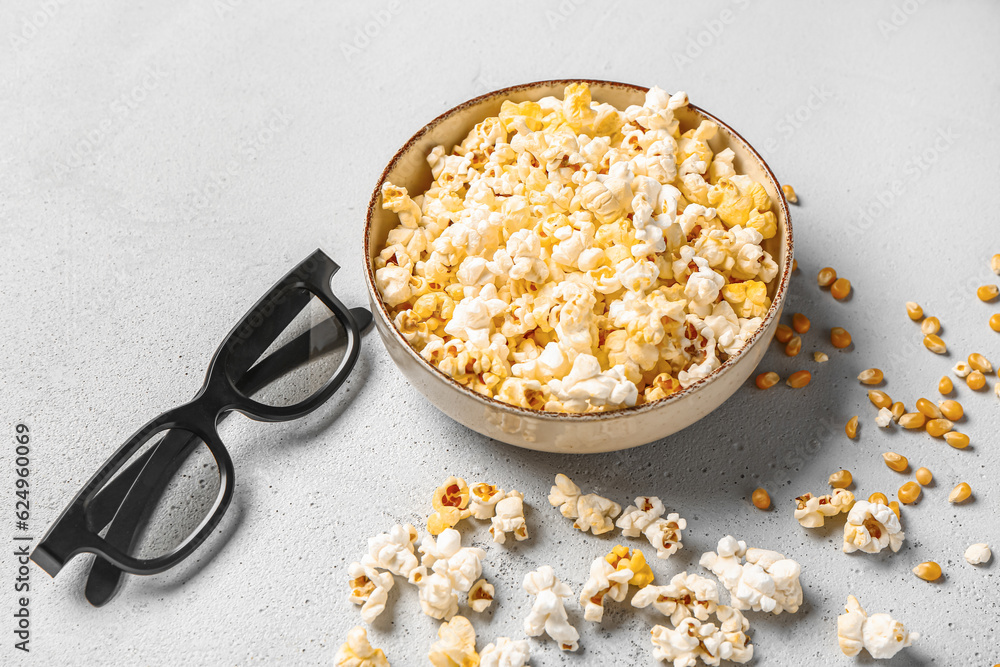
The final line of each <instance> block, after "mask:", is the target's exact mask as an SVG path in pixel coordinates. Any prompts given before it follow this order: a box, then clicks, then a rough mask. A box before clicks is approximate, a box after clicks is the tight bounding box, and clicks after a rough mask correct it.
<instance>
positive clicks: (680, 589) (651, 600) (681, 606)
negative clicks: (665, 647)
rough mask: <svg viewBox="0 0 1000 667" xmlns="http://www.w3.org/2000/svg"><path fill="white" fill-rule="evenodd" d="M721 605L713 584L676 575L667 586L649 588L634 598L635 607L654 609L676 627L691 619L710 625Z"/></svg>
mask: <svg viewBox="0 0 1000 667" xmlns="http://www.w3.org/2000/svg"><path fill="white" fill-rule="evenodd" d="M718 603H719V588H718V586H716V584H715V582H714V581H712V580H711V579H706V578H705V577H701V576H698V575H697V574H688V573H686V572H681V573H680V574H677V575H674V578H673V579H671V580H670V583H669V584H667V585H666V586H652V585H651V586H646V587H645V588H640V589H639V590H638V591H636V593H635V595H633V596H632V606H633V607H636V608H638V609H644V608H646V607H648V606H649V605H653V608H654V609H656V611H658V612H660V613H661V614H663V615H664V616H669V617H670V622H671V623H673V624H674V626H677V625H679V624H680V622H681V621H683V620H684V619H685V618H688V617H689V616H694V617H695V618H697V619H698V620H699V621H707V620H708V618H709V616H710V615H711V614H714V613H715V610H716V608H717V606H718Z"/></svg>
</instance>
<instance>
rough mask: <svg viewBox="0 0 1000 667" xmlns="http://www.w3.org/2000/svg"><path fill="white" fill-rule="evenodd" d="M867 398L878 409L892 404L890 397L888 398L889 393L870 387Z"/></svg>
mask: <svg viewBox="0 0 1000 667" xmlns="http://www.w3.org/2000/svg"><path fill="white" fill-rule="evenodd" d="M868 400H869V401H871V402H872V403H873V404H874V405H875V407H876V408H878V409H879V410H881V409H882V408H887V407H889V406H890V405H892V399H891V398H889V394H887V393H885V392H884V391H879V390H878V389H872V390H870V391H869V392H868Z"/></svg>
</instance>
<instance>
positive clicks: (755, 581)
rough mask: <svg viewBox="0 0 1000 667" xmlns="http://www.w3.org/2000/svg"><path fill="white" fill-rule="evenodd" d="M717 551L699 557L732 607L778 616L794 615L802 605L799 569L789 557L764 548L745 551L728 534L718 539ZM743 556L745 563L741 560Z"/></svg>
mask: <svg viewBox="0 0 1000 667" xmlns="http://www.w3.org/2000/svg"><path fill="white" fill-rule="evenodd" d="M716 548H717V551H709V552H706V553H704V554H702V556H701V561H700V562H701V566H702V567H704V568H707V569H709V570H711V571H712V573H713V574H715V576H717V577H718V578H719V581H721V582H722V585H723V586H725V588H726V590H728V591H729V593H730V595H731V596H732V606H733V607H734V608H736V609H739V610H744V609H752V610H753V611H766V612H772V613H774V614H780V613H782V612H785V611H787V612H788V613H790V614H794V613H795V612H797V611H798V610H799V606H800V605H801V604H802V587H801V585H800V583H799V574H800V573H801V567H800V566H799V564H798V563H796V562H795V561H794V560H792V559H790V558H785V557H784V556H783V555H782V554H780V553H778V552H776V551H769V550H767V549H747V546H746V542H742V541H737V540H736V538H734V537H733V536H731V535H727V536H725V537H723V538H722V539H721V540H719V544H718V547H716ZM744 556H745V557H746V562H745V563H744V562H742V558H743V557H744Z"/></svg>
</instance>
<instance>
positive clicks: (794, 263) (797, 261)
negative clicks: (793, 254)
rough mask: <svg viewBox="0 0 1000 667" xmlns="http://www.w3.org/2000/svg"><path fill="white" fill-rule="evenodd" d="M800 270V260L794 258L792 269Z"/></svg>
mask: <svg viewBox="0 0 1000 667" xmlns="http://www.w3.org/2000/svg"><path fill="white" fill-rule="evenodd" d="M798 270H799V260H797V259H793V260H792V271H798Z"/></svg>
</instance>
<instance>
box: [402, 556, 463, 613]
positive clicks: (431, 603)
mask: <svg viewBox="0 0 1000 667" xmlns="http://www.w3.org/2000/svg"><path fill="white" fill-rule="evenodd" d="M410 581H411V583H414V584H416V585H417V589H418V591H419V593H418V598H419V600H420V609H421V611H423V612H424V613H425V614H427V615H428V616H430V617H431V618H437V619H444V620H448V619H450V618H452V617H453V616H454V615H455V614H457V613H458V593H457V592H456V591H455V588H454V587H453V586H452V585H451V580H449V579H448V577H447V576H445V575H443V574H439V573H437V572H432V573H431V574H427V573H426V571H425V570H424V568H422V567H421V568H419V569H417V570H415V571H414V573H413V576H412V577H411V579H410Z"/></svg>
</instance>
